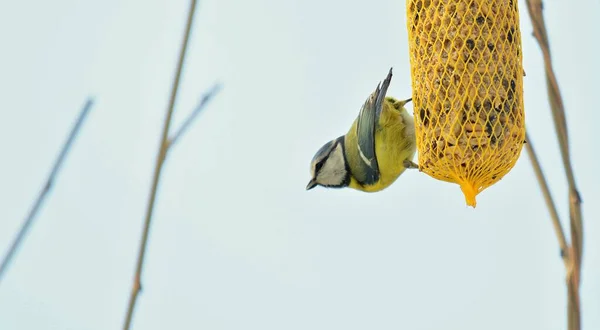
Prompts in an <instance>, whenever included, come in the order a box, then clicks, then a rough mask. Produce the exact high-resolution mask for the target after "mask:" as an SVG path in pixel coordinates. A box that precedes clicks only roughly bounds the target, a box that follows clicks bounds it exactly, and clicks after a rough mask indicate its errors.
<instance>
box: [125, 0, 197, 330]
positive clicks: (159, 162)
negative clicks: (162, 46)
mask: <svg viewBox="0 0 600 330" xmlns="http://www.w3.org/2000/svg"><path fill="white" fill-rule="evenodd" d="M195 10H196V0H191V1H190V9H189V12H188V17H187V23H186V27H185V34H184V38H183V41H182V44H181V49H180V53H179V58H178V62H177V73H176V75H175V78H174V80H173V86H172V89H171V96H170V99H169V105H168V107H167V110H166V117H165V121H164V126H163V131H162V135H161V139H160V147H159V152H158V154H157V156H156V163H155V168H154V174H153V177H152V188H151V190H150V196H149V200H148V205H147V208H146V216H145V219H144V227H143V232H142V239H141V242H140V246H139V252H138V258H137V264H136V271H135V277H134V279H133V286H132V288H131V295H130V298H129V305H128V308H127V314H126V317H125V322H124V324H123V329H125V330H128V329H129V328H130V326H131V319H132V317H133V311H134V309H135V304H136V301H137V297H138V294H139V292H140V290H141V277H142V270H143V266H144V257H145V255H146V246H147V243H148V233H149V232H150V224H151V222H152V213H153V210H154V202H155V200H156V192H157V188H158V183H159V179H160V173H161V170H162V167H163V164H164V160H165V157H166V155H167V151H168V136H169V127H170V125H171V117H172V115H173V109H174V107H175V100H176V98H177V92H178V90H179V81H180V79H181V72H182V69H183V62H184V60H185V54H186V50H187V46H188V41H189V37H190V31H191V29H192V23H193V21H194V12H195Z"/></svg>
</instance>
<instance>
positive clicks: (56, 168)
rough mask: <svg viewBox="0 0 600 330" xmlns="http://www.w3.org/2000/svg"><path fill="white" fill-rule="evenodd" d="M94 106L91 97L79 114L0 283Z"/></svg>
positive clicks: (10, 253) (5, 262)
mask: <svg viewBox="0 0 600 330" xmlns="http://www.w3.org/2000/svg"><path fill="white" fill-rule="evenodd" d="M93 104H94V101H93V99H92V98H91V97H90V98H88V100H87V101H86V103H85V105H84V106H83V108H82V109H81V111H80V112H79V117H78V118H77V121H76V122H75V125H74V126H73V128H72V129H71V133H70V134H69V137H68V138H67V141H65V143H64V145H63V147H62V149H61V150H60V153H59V154H58V157H57V158H56V160H55V161H54V165H53V167H52V170H51V171H50V174H49V175H48V178H47V179H46V184H45V185H44V187H43V188H42V190H41V191H40V193H39V195H38V197H37V199H36V200H35V202H34V203H33V206H32V207H31V209H30V210H29V213H28V214H27V217H26V218H25V221H24V222H23V225H21V229H19V232H18V233H17V235H16V236H15V239H14V240H13V242H12V245H11V246H10V248H9V250H8V252H7V253H6V255H5V256H4V259H3V260H2V265H0V281H1V280H2V277H3V276H4V274H5V273H6V270H7V269H8V267H9V265H10V262H11V260H12V258H13V256H14V255H15V253H16V252H17V249H18V248H19V246H20V245H21V243H22V241H23V239H24V238H25V235H27V232H28V231H29V228H31V226H32V225H33V222H34V220H35V217H36V216H37V214H38V211H39V209H40V207H41V206H42V204H43V202H44V200H45V199H46V197H47V196H48V193H49V192H50V190H51V189H52V186H53V185H54V180H55V179H56V176H57V174H58V171H59V170H60V169H61V167H62V164H63V162H64V160H65V158H66V156H67V154H68V152H69V150H70V149H71V145H72V144H73V141H75V138H76V137H77V134H78V133H79V130H80V129H81V126H82V125H83V122H84V120H85V119H86V117H87V115H88V113H89V111H90V109H91V108H92V105H93Z"/></svg>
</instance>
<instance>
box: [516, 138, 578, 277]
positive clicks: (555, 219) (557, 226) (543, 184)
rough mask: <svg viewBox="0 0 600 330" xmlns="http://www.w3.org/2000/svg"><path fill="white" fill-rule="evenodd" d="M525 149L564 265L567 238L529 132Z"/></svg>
mask: <svg viewBox="0 0 600 330" xmlns="http://www.w3.org/2000/svg"><path fill="white" fill-rule="evenodd" d="M525 140H526V141H527V143H525V149H526V150H527V153H528V154H529V158H530V159H531V165H532V166H533V171H534V172H535V176H536V178H537V180H538V183H539V184H540V188H541V190H542V194H543V195H544V200H545V201H546V206H547V207H548V211H549V212H550V218H551V219H552V226H553V227H554V232H555V233H556V237H557V238H558V246H559V247H560V251H561V255H562V256H563V260H564V261H565V265H566V264H567V258H565V256H566V253H568V245H567V239H566V238H565V232H564V230H563V228H562V225H561V222H560V218H559V216H558V211H557V210H556V204H555V203H554V200H553V199H552V194H551V193H550V188H549V187H548V182H547V181H546V177H545V176H544V172H543V171H542V167H541V166H540V162H539V160H538V158H537V155H536V153H535V149H534V148H533V141H532V140H531V137H529V134H528V133H526V134H525Z"/></svg>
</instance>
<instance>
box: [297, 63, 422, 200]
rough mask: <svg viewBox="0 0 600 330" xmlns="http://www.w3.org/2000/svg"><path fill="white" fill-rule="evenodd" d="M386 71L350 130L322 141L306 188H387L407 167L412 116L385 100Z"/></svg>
mask: <svg viewBox="0 0 600 330" xmlns="http://www.w3.org/2000/svg"><path fill="white" fill-rule="evenodd" d="M391 80H392V69H391V68H390V71H389V73H388V75H387V77H386V79H385V80H384V81H383V84H381V83H379V84H378V85H377V88H376V90H375V91H374V92H373V93H372V94H371V95H370V96H369V98H368V99H367V100H366V102H365V103H364V105H363V106H362V108H361V109H360V112H359V114H358V117H357V118H356V120H355V121H354V123H353V124H352V127H351V128H350V130H349V131H348V133H346V135H342V136H340V137H338V138H336V139H334V140H332V141H329V142H327V143H326V144H325V145H324V146H322V147H321V149H319V151H317V153H316V154H315V156H314V158H313V159H312V162H311V176H312V178H311V180H310V182H309V183H308V185H307V186H306V190H310V189H312V188H314V187H316V186H323V187H329V188H343V187H350V188H353V189H356V190H360V191H365V192H376V191H381V190H383V189H385V188H387V187H389V186H390V185H391V184H392V183H394V181H396V179H397V178H398V177H399V176H400V175H401V174H402V173H403V172H404V171H405V169H407V168H418V165H417V164H415V163H413V162H412V159H413V157H414V155H415V153H416V149H417V148H416V138H415V127H414V121H413V117H412V116H411V115H410V114H409V113H408V111H406V109H405V108H404V105H405V104H406V103H408V102H410V101H411V100H412V99H408V100H404V101H399V100H397V99H395V98H393V97H386V92H387V89H388V86H389V85H390V82H391Z"/></svg>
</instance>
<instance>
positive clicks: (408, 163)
mask: <svg viewBox="0 0 600 330" xmlns="http://www.w3.org/2000/svg"><path fill="white" fill-rule="evenodd" d="M402 164H403V165H404V168H419V165H417V164H415V163H413V162H412V161H410V160H408V159H405V160H404V162H402Z"/></svg>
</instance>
